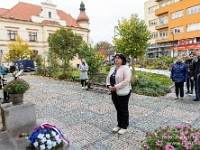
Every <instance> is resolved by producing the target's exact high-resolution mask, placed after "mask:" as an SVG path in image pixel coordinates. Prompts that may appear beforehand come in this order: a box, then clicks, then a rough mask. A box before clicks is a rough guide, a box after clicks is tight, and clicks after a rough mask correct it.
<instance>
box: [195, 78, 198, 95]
mask: <svg viewBox="0 0 200 150" xmlns="http://www.w3.org/2000/svg"><path fill="white" fill-rule="evenodd" d="M197 86H198V82H197V77H195V78H194V88H195V95H196V99H198V96H197V95H198V93H197Z"/></svg>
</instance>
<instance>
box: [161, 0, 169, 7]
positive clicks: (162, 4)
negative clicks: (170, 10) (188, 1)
mask: <svg viewBox="0 0 200 150" xmlns="http://www.w3.org/2000/svg"><path fill="white" fill-rule="evenodd" d="M168 5H170V1H166V2H164V3H161V4H160V8H162V7H165V6H168Z"/></svg>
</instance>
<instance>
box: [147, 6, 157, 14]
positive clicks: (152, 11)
mask: <svg viewBox="0 0 200 150" xmlns="http://www.w3.org/2000/svg"><path fill="white" fill-rule="evenodd" d="M157 8H158V6H157V5H155V6H152V7H150V8H149V14H151V13H154V12H155V10H156V9H157Z"/></svg>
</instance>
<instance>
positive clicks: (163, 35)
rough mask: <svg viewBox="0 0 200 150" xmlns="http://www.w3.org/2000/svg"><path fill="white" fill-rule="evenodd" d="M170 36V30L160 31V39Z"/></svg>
mask: <svg viewBox="0 0 200 150" xmlns="http://www.w3.org/2000/svg"><path fill="white" fill-rule="evenodd" d="M167 38H168V31H167V30H164V31H160V39H167Z"/></svg>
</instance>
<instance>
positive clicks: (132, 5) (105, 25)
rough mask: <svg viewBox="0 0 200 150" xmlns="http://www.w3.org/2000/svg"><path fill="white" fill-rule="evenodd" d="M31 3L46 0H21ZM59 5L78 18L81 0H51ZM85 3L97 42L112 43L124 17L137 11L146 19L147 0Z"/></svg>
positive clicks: (12, 0) (10, 2)
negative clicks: (118, 25) (116, 26)
mask: <svg viewBox="0 0 200 150" xmlns="http://www.w3.org/2000/svg"><path fill="white" fill-rule="evenodd" d="M20 1H21V2H27V3H31V4H37V5H40V4H41V2H45V1H46V0H20ZM51 1H52V2H53V3H54V4H56V5H57V9H60V10H63V11H65V12H66V13H69V14H71V16H72V17H73V18H75V19H77V17H78V15H79V12H80V11H79V8H80V3H81V0H51ZM82 1H83V3H84V4H85V8H86V14H87V16H88V17H89V19H90V30H91V32H90V38H91V39H92V41H93V43H94V44H96V43H97V42H100V41H108V42H110V43H112V37H113V36H114V26H115V25H117V23H118V20H122V18H126V19H129V18H130V16H131V14H135V13H137V14H138V15H139V17H140V18H141V19H144V2H146V1H147V0H82ZM18 2H19V0H4V1H3V2H1V4H0V8H8V9H10V8H11V7H13V6H14V5H16V4H17V3H18Z"/></svg>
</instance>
